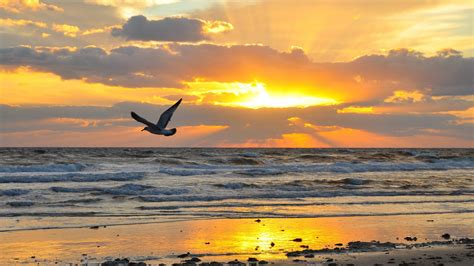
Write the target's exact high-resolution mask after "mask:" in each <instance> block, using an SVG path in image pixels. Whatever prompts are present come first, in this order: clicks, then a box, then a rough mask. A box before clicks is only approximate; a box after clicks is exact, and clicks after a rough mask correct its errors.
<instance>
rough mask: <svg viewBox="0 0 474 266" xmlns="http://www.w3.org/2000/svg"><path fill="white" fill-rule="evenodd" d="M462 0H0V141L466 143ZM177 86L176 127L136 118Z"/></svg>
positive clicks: (472, 90) (468, 95) (470, 102)
mask: <svg viewBox="0 0 474 266" xmlns="http://www.w3.org/2000/svg"><path fill="white" fill-rule="evenodd" d="M473 25H474V4H473V2H472V0H466V1H463V0H457V1H450V0H439V1H437V0H430V1H421V0H419V1H416V0H331V1H330V0H307V1H305V0H296V1H289V0H288V1H284V0H268V1H264V0H249V1H235V0H233V1H226V0H211V1H207V0H202V1H201V0H70V1H59V0H58V1H53V0H48V1H39V0H0V146H121V147H123V146H134V147H160V146H179V147H183V146H190V147H193V146H218V147H474V57H473V56H474V34H473ZM179 98H183V103H182V104H181V106H180V107H179V109H178V110H177V111H176V113H175V115H174V117H173V119H172V121H171V123H170V126H171V127H177V128H178V132H177V134H176V135H175V136H173V137H162V136H156V135H151V134H148V133H147V132H141V131H140V130H141V129H142V128H143V126H142V125H141V124H139V123H137V122H136V121H134V120H133V119H131V118H130V111H135V112H137V113H139V114H141V115H143V116H144V117H146V118H148V119H149V120H151V121H157V120H158V117H159V115H160V114H161V112H162V111H163V110H165V109H166V108H167V107H168V106H169V105H171V104H173V103H174V102H175V101H176V100H178V99H179Z"/></svg>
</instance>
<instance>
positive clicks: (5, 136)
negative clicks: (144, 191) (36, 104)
mask: <svg viewBox="0 0 474 266" xmlns="http://www.w3.org/2000/svg"><path fill="white" fill-rule="evenodd" d="M58 121H59V123H63V122H66V123H70V122H72V123H79V124H80V125H82V124H81V123H83V122H84V121H81V120H61V119H59V120H56V121H55V122H58ZM226 128H227V126H214V125H199V126H186V127H179V128H178V133H177V134H176V135H175V136H173V138H165V137H160V136H156V135H151V134H148V133H144V132H141V131H140V129H141V127H124V126H118V127H109V128H103V129H100V130H96V131H94V132H93V133H91V132H87V131H61V130H58V131H53V130H36V131H28V132H9V133H0V146H9V145H14V146H18V144H19V143H21V144H20V146H25V147H35V146H36V147H37V146H53V147H54V146H56V147H57V146H71V147H104V146H110V147H154V146H156V147H172V146H179V147H187V146H200V145H204V144H205V143H207V146H209V143H212V141H209V140H208V141H207V142H205V140H206V138H207V137H211V136H212V135H213V134H215V133H217V132H219V131H222V130H224V129H226ZM204 146H206V145H204Z"/></svg>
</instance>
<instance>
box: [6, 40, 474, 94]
mask: <svg viewBox="0 0 474 266" xmlns="http://www.w3.org/2000/svg"><path fill="white" fill-rule="evenodd" d="M0 64H1V65H4V66H10V67H19V66H30V67H31V68H32V69H34V70H38V71H45V72H52V73H55V74H57V75H59V76H61V77H62V78H63V79H82V80H85V81H87V82H98V83H103V84H107V85H115V86H124V87H172V88H185V87H186V84H185V83H186V82H192V81H194V80H196V79H200V80H207V81H218V82H247V83H251V82H254V81H255V80H258V81H259V82H263V83H265V84H267V85H268V86H269V87H271V88H272V90H273V89H275V88H282V89H283V90H285V91H286V90H287V89H288V88H299V87H305V88H317V92H318V93H320V94H322V95H333V94H340V95H351V98H352V99H354V98H355V99H356V100H370V99H385V98H386V97H389V96H391V95H392V94H393V92H394V91H395V90H419V91H421V92H422V93H423V94H426V95H434V96H442V95H470V94H472V93H473V91H474V88H473V86H474V85H473V84H474V82H473V75H471V74H472V73H474V70H473V67H474V58H464V57H462V56H460V55H459V54H456V53H447V54H446V53H440V54H438V55H436V56H432V57H426V56H423V55H422V54H420V53H416V52H412V51H409V50H405V49H401V50H392V51H391V52H389V53H388V55H369V56H363V57H360V58H358V59H356V60H354V61H351V62H346V63H315V62H312V61H311V60H310V59H309V58H308V57H307V56H306V55H305V54H304V53H303V52H302V51H301V50H300V49H293V50H292V51H290V52H280V51H277V50H274V49H272V48H270V47H267V46H260V45H233V46H220V45H213V44H200V45H184V44H172V45H169V46H158V47H156V48H139V47H134V46H126V47H120V48H116V49H112V50H111V51H106V50H104V49H101V48H96V47H86V48H82V49H77V50H74V51H71V50H66V49H52V50H48V49H42V50H39V49H34V48H29V47H14V48H3V49H0ZM358 97H360V98H362V99H358ZM363 97H365V98H363Z"/></svg>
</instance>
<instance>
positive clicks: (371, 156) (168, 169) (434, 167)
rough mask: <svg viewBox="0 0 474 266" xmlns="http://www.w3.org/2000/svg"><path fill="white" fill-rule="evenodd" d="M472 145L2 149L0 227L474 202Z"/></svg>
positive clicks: (455, 209) (457, 206)
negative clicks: (341, 147) (425, 147)
mask: <svg viewBox="0 0 474 266" xmlns="http://www.w3.org/2000/svg"><path fill="white" fill-rule="evenodd" d="M473 169H474V149H246V148H236V149H226V148H2V149H0V199H1V202H0V205H1V209H0V231H2V232H5V231H21V230H34V229H47V228H76V227H91V226H104V225H105V226H107V225H122V224H124V225H125V224H147V223H160V222H167V221H182V220H197V219H214V218H255V219H257V218H269V217H278V218H293V217H346V216H396V215H416V214H445V213H450V214H453V216H454V215H455V214H458V213H472V212H474V205H473V204H472V203H473V201H474V198H473V195H474V182H473V178H474V171H473Z"/></svg>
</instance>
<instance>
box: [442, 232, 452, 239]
mask: <svg viewBox="0 0 474 266" xmlns="http://www.w3.org/2000/svg"><path fill="white" fill-rule="evenodd" d="M441 237H442V238H444V239H450V238H451V235H450V234H448V233H446V234H443V235H442V236H441Z"/></svg>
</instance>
